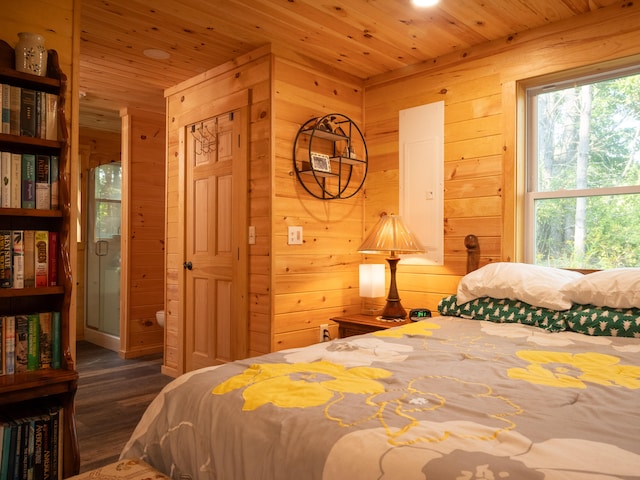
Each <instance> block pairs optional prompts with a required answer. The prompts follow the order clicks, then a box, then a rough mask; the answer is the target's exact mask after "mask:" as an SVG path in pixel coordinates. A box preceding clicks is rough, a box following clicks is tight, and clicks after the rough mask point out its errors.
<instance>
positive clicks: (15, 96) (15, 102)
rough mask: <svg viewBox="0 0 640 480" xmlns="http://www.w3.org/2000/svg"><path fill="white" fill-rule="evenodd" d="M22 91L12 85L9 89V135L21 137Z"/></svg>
mask: <svg viewBox="0 0 640 480" xmlns="http://www.w3.org/2000/svg"><path fill="white" fill-rule="evenodd" d="M21 96H22V89H21V88H20V87H16V86H14V85H11V86H10V87H9V133H10V134H11V135H20V103H21V98H20V97H21Z"/></svg>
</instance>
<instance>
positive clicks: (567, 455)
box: [121, 317, 640, 480]
mask: <svg viewBox="0 0 640 480" xmlns="http://www.w3.org/2000/svg"><path fill="white" fill-rule="evenodd" d="M121 457H122V458H127V457H141V458H142V459H144V460H145V461H147V462H149V463H150V464H151V465H153V466H154V467H156V468H157V469H159V470H161V471H163V472H164V473H166V474H168V475H170V476H171V477H172V478H174V479H189V478H192V479H219V480H234V479H252V480H258V479H277V480H286V479H292V480H293V479H295V480H301V479H304V480H309V479H326V480H329V479H331V480H335V479H349V480H359V479H362V480H364V479H366V480H369V479H402V480H411V479H437V480H442V479H490V478H495V479H499V478H511V479H519V480H525V479H565V480H566V479H568V480H572V479H575V480H578V479H580V480H589V479H592V480H595V479H598V480H604V479H616V478H620V479H640V339H633V338H616V337H590V336H587V335H582V334H579V333H573V332H555V333H550V332H547V331H545V330H542V329H539V328H536V327H532V326H527V325H520V324H496V323H489V322H484V321H477V320H467V319H461V318H454V317H437V318H433V319H428V320H424V321H420V322H415V323H411V324H408V325H405V326H401V327H395V328H391V329H389V330H385V331H380V332H376V333H373V334H368V335H362V336H357V337H350V338H347V339H339V340H334V341H332V342H328V343H321V344H317V345H312V346H310V347H306V348H301V349H292V350H287V351H282V352H276V353H272V354H269V355H265V356H261V357H254V358H250V359H247V360H243V361H237V362H234V363H230V364H226V365H223V366H219V367H212V368H206V369H201V370H198V371H195V372H192V373H188V374H185V375H183V376H181V377H179V378H177V379H176V380H174V381H173V382H172V383H170V384H169V385H168V386H167V387H166V388H165V389H164V390H163V391H162V392H161V393H160V394H159V395H158V397H157V398H156V399H155V400H154V401H153V402H152V403H151V405H150V406H149V408H148V410H147V412H146V413H145V414H144V416H143V418H142V419H141V421H140V423H139V425H138V426H137V428H136V430H135V431H134V432H133V434H132V436H131V438H130V439H129V441H128V443H127V445H126V446H125V448H124V450H123V452H122V455H121Z"/></svg>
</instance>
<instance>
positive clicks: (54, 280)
mask: <svg viewBox="0 0 640 480" xmlns="http://www.w3.org/2000/svg"><path fill="white" fill-rule="evenodd" d="M57 285H58V232H49V286H50V287H55V286H57Z"/></svg>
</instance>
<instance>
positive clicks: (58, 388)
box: [0, 40, 80, 478]
mask: <svg viewBox="0 0 640 480" xmlns="http://www.w3.org/2000/svg"><path fill="white" fill-rule="evenodd" d="M47 64H48V66H47V75H46V76H43V77H40V76H36V75H30V74H26V73H21V72H18V71H16V70H15V69H14V65H15V57H14V51H13V48H12V47H11V46H10V45H9V44H7V43H6V42H5V41H3V40H0V84H9V85H12V86H16V87H20V88H22V89H32V90H35V91H37V92H45V93H47V94H53V95H54V96H56V97H57V105H56V108H55V111H56V115H57V121H56V124H55V128H56V130H57V134H56V135H54V136H55V138H53V139H52V138H50V135H48V136H47V137H48V138H36V137H29V136H23V135H19V134H15V133H14V134H11V133H6V132H4V133H3V132H2V131H1V130H0V152H11V153H12V154H16V155H21V156H23V155H25V154H28V155H29V154H31V155H36V156H37V155H40V156H45V157H47V156H48V157H52V156H55V157H57V159H58V171H59V174H58V178H59V181H58V202H57V204H58V205H57V207H55V206H54V207H51V208H46V207H44V208H43V207H41V206H40V207H39V208H16V207H15V206H12V208H2V207H1V206H0V231H2V230H5V231H15V230H18V231H20V230H25V231H26V230H39V231H48V232H56V234H57V240H58V242H57V243H58V248H57V251H56V253H55V258H56V264H57V278H55V277H54V278H53V279H49V281H50V283H55V285H51V284H47V285H46V286H33V287H32V286H27V285H25V286H24V287H23V288H14V287H13V286H11V287H8V288H0V316H14V315H22V314H25V315H26V314H30V313H34V312H60V326H61V328H60V352H61V353H60V357H61V365H60V368H36V369H32V370H30V371H25V372H19V373H14V374H4V372H5V371H6V369H3V375H2V376H0V414H2V415H9V414H11V413H13V412H14V411H15V410H16V409H19V410H20V411H21V412H26V413H27V415H31V414H32V413H30V411H33V414H36V413H37V412H39V411H40V409H41V408H49V407H52V406H55V407H60V408H61V412H62V416H61V418H60V419H61V423H60V428H61V431H62V433H61V436H60V437H59V438H60V440H61V441H62V450H61V456H60V457H59V458H58V461H59V464H60V476H58V478H66V477H69V476H72V475H75V474H77V473H78V471H79V468H80V455H79V449H78V439H77V434H76V427H75V415H74V399H75V394H76V390H77V383H78V373H77V371H76V370H75V365H74V362H73V359H72V357H71V348H70V342H71V338H70V335H69V306H70V302H71V290H72V272H71V263H70V253H69V245H70V241H71V239H70V238H69V227H70V223H69V222H70V197H69V186H68V183H69V182H68V176H67V168H66V167H67V163H66V162H67V150H68V148H67V145H68V143H67V142H68V131H67V123H66V120H65V112H64V107H65V95H66V89H67V78H66V75H65V74H64V73H63V72H62V71H61V70H60V66H59V61H58V55H57V52H56V51H55V50H49V51H48V62H47ZM42 137H44V135H42ZM12 187H13V185H12ZM0 205H1V204H0ZM39 338H41V337H39ZM3 342H4V338H3ZM4 346H5V345H3V347H4ZM2 355H3V356H4V355H5V348H2Z"/></svg>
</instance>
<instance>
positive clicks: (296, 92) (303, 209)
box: [270, 56, 364, 350]
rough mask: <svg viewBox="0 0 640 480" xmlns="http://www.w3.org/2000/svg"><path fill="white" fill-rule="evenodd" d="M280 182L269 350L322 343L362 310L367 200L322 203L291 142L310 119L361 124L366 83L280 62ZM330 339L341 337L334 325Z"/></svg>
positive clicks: (276, 171) (276, 73)
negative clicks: (290, 236)
mask: <svg viewBox="0 0 640 480" xmlns="http://www.w3.org/2000/svg"><path fill="white" fill-rule="evenodd" d="M273 82H274V101H273V104H274V123H273V136H274V141H275V159H274V162H273V166H272V175H273V181H274V184H275V187H274V192H273V196H272V199H271V202H272V217H271V222H272V230H273V235H272V242H273V248H272V255H273V260H272V262H273V275H272V280H271V282H272V284H271V289H272V292H273V327H272V329H273V338H272V341H271V345H270V349H271V350H281V349H284V348H290V347H299V346H304V345H310V344H312V343H317V342H318V338H319V331H320V325H321V324H329V323H331V322H329V318H330V317H332V316H335V315H338V314H341V313H344V312H346V311H357V309H359V305H360V304H359V297H358V292H357V290H358V267H357V265H358V263H360V261H361V255H360V254H358V253H357V252H356V249H357V248H358V247H359V246H360V243H361V241H362V231H363V214H364V194H363V193H358V194H356V195H355V196H354V197H352V198H350V199H344V200H342V199H339V200H328V201H327V200H320V199H317V198H314V197H312V196H311V195H309V194H308V193H307V192H306V191H305V190H304V188H303V187H302V186H301V185H300V184H299V182H298V180H297V178H296V175H295V172H294V170H293V160H292V155H293V144H294V140H295V136H296V133H297V132H298V130H299V128H300V126H301V125H302V124H304V123H305V122H306V121H307V120H309V119H310V118H313V117H321V116H324V115H327V114H329V113H341V114H343V115H346V116H347V117H349V118H350V119H351V120H353V121H354V122H355V123H356V124H357V125H358V126H362V123H363V116H362V105H363V100H364V97H363V93H364V91H363V88H362V81H360V80H357V79H354V78H352V77H350V76H349V75H346V74H341V75H340V74H337V73H335V72H334V73H332V74H329V73H327V72H324V71H319V70H318V69H313V68H308V67H304V66H302V65H300V64H298V63H295V62H293V61H290V60H287V59H285V58H283V57H281V56H277V57H275V66H274V69H273ZM290 225H291V226H302V227H303V239H304V243H303V245H288V244H287V227H288V226H290ZM331 332H332V337H334V338H335V337H336V336H337V328H336V326H331Z"/></svg>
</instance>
